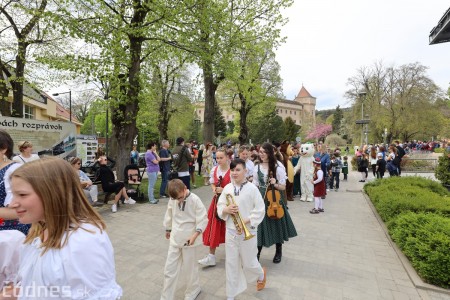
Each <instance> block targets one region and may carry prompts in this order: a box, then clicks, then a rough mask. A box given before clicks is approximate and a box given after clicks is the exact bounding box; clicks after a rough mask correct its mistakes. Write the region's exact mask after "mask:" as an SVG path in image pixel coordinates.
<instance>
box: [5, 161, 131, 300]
mask: <svg viewBox="0 0 450 300" xmlns="http://www.w3.org/2000/svg"><path fill="white" fill-rule="evenodd" d="M11 187H12V193H13V201H12V202H11V205H10V207H11V208H13V209H15V210H16V213H17V215H18V216H19V221H20V222H22V223H26V224H32V226H31V229H30V231H29V233H28V236H27V237H26V239H25V242H24V245H23V246H22V249H21V255H20V257H21V261H20V267H19V271H18V276H17V280H16V281H15V285H14V286H15V289H14V292H15V295H20V296H19V299H65V298H67V299H118V298H120V297H121V296H122V289H121V287H120V286H119V285H118V284H117V283H116V272H115V265H114V254H113V248H112V245H111V242H110V240H109V237H108V235H107V233H106V231H105V223H104V221H103V220H102V218H101V217H100V215H99V214H98V213H97V212H96V211H95V210H94V209H93V208H92V206H91V205H90V204H89V202H88V200H87V199H86V197H85V195H84V193H83V190H82V189H81V186H80V180H79V178H78V175H77V174H76V172H75V171H74V169H73V168H72V167H71V166H70V164H69V163H68V162H66V161H64V160H62V159H59V158H44V159H40V160H37V161H33V162H30V163H27V164H24V165H23V166H22V167H20V168H18V169H17V170H16V171H14V173H13V174H12V175H11ZM13 296H14V295H13ZM7 299H15V298H14V297H12V298H7Z"/></svg>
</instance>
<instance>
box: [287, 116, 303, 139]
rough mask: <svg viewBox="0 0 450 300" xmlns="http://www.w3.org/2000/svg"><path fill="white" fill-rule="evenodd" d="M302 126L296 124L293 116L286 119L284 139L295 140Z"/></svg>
mask: <svg viewBox="0 0 450 300" xmlns="http://www.w3.org/2000/svg"><path fill="white" fill-rule="evenodd" d="M300 128H301V126H300V125H297V124H295V122H294V120H292V118H291V117H287V118H286V119H285V120H284V139H285V140H288V141H295V138H296V137H297V136H298V133H299V131H300Z"/></svg>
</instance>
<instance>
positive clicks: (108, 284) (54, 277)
mask: <svg viewBox="0 0 450 300" xmlns="http://www.w3.org/2000/svg"><path fill="white" fill-rule="evenodd" d="M87 230H89V231H90V232H89V231H87ZM64 239H65V236H64V237H63V241H64ZM40 246H41V239H40V238H35V239H34V240H33V241H32V242H31V244H25V245H23V246H22V249H21V253H20V268H19V276H18V280H17V282H16V284H18V285H20V286H21V292H23V295H22V296H21V297H19V299H40V300H43V299H92V300H93V299H102V300H106V299H108V300H110V299H111V300H112V299H118V298H120V297H121V296H122V288H121V287H120V286H119V285H118V284H117V282H116V270H115V266H114V250H113V247H112V244H111V241H110V240H109V237H108V234H107V233H106V231H102V232H101V231H100V229H98V228H97V227H95V226H94V225H92V224H87V223H86V224H83V225H82V227H81V228H79V229H77V230H76V231H73V232H70V233H69V238H68V241H67V244H66V245H65V246H63V248H61V249H50V250H48V251H47V252H45V253H44V254H42V252H43V248H41V247H40Z"/></svg>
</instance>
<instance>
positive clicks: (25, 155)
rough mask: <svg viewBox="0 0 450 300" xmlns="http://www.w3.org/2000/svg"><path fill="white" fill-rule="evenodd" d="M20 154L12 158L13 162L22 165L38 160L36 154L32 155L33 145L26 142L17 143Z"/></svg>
mask: <svg viewBox="0 0 450 300" xmlns="http://www.w3.org/2000/svg"><path fill="white" fill-rule="evenodd" d="M17 146H18V147H19V151H20V154H19V155H16V156H14V157H13V161H15V162H16V163H19V164H24V163H27V162H30V161H33V160H37V159H39V156H38V155H37V154H33V144H32V143H31V142H28V141H22V142H19V144H18V145H17Z"/></svg>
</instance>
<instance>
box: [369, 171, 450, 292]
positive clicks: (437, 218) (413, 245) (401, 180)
mask: <svg viewBox="0 0 450 300" xmlns="http://www.w3.org/2000/svg"><path fill="white" fill-rule="evenodd" d="M364 190H365V191H366V193H367V194H368V196H369V197H370V199H371V201H372V202H373V204H374V206H375V208H376V209H377V211H378V213H379V215H380V217H381V218H382V219H383V221H384V222H385V223H386V225H387V227H388V230H389V234H390V235H391V237H392V239H393V240H394V241H395V242H396V243H397V244H398V246H399V248H400V249H401V250H402V251H403V252H404V254H405V255H406V256H407V257H408V258H409V259H410V260H411V263H412V265H413V266H414V268H415V269H416V271H417V273H418V274H419V275H420V276H421V277H422V278H423V279H424V280H425V281H426V282H429V283H431V284H435V285H438V286H440V287H443V288H449V287H450V193H449V192H448V191H447V189H445V188H444V187H443V186H442V185H441V184H439V183H438V182H435V181H432V180H429V179H425V178H422V177H390V178H386V179H382V180H376V181H373V182H370V183H368V184H366V185H365V186H364Z"/></svg>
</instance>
